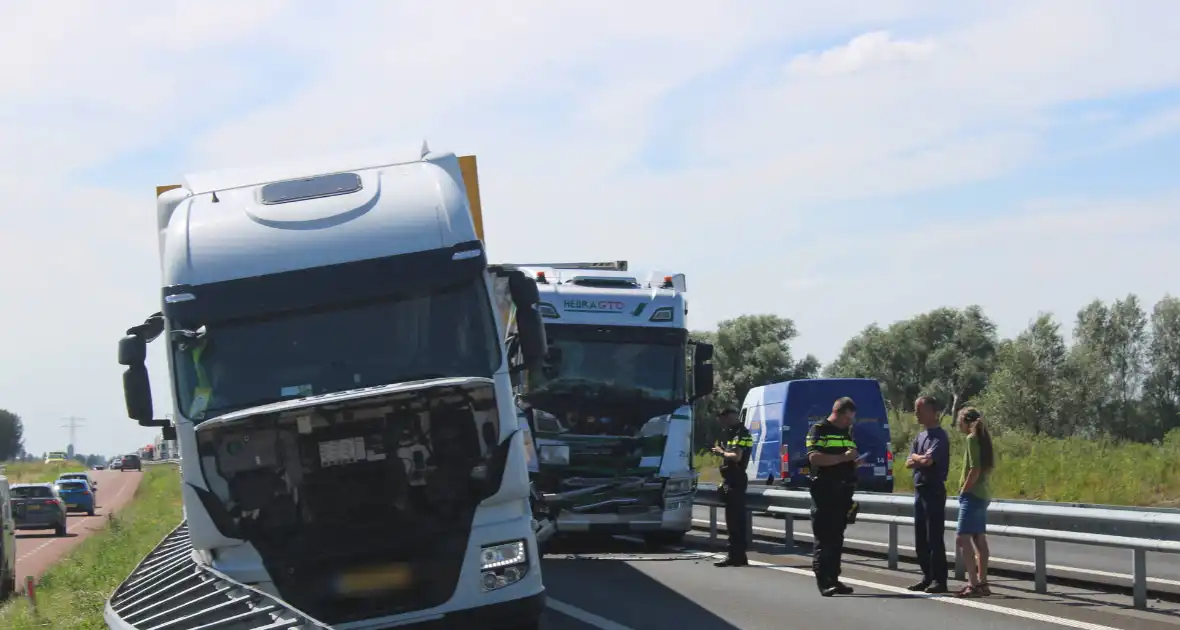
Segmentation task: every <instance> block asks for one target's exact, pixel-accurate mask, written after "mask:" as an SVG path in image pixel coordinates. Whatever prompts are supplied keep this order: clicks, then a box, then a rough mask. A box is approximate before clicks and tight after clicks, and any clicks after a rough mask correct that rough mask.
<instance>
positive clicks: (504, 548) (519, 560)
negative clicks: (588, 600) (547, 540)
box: [479, 540, 529, 593]
mask: <svg viewBox="0 0 1180 630" xmlns="http://www.w3.org/2000/svg"><path fill="white" fill-rule="evenodd" d="M479 563H480V569H481V570H480V577H479V580H480V587H481V588H482V589H483V591H484V592H485V593H486V592H488V591H494V590H496V589H500V588H504V587H505V586H508V585H510V584H515V583H516V582H519V581H520V579H521V578H523V577H524V576H525V574H526V573H528V570H529V556H528V547H527V546H526V545H525V542H524V541H523V540H514V541H512V542H509V543H500V544H498V545H489V546H487V547H484V548H483V549H481V550H480V552H479Z"/></svg>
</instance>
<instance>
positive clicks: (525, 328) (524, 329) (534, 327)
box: [508, 269, 549, 367]
mask: <svg viewBox="0 0 1180 630" xmlns="http://www.w3.org/2000/svg"><path fill="white" fill-rule="evenodd" d="M508 292H509V294H511V295H512V303H513V304H515V305H516V330H517V334H518V337H519V343H520V354H521V356H522V357H523V358H524V362H523V365H524V366H525V367H533V366H535V365H537V364H538V363H539V362H541V361H543V360H544V359H545V355H546V354H548V352H549V342H548V340H547V339H546V337H545V322H544V320H542V319H541V312H540V311H538V310H537V303H538V302H540V301H541V294H540V292H539V291H537V283H536V281H535V280H532V279H530V278H529V277H528V276H526V275H524V272H523V271H520V270H519V269H514V270H512V271H510V272H508Z"/></svg>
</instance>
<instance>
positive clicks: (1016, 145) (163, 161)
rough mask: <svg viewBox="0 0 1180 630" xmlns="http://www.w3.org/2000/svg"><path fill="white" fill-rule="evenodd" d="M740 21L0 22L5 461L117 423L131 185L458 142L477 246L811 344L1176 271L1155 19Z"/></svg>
mask: <svg viewBox="0 0 1180 630" xmlns="http://www.w3.org/2000/svg"><path fill="white" fill-rule="evenodd" d="M741 7H742V9H741V10H740V11H738V10H734V9H732V8H728V9H727V8H726V7H721V6H719V5H717V4H716V3H706V2H687V3H686V2H671V1H670V0H668V1H662V0H661V1H655V0H652V1H650V2H638V3H630V4H628V5H627V9H626V10H621V9H619V8H614V9H602V8H594V7H591V6H590V5H586V6H584V7H577V6H575V5H572V4H566V3H551V2H546V1H544V0H520V1H519V2H517V3H514V9H515V10H514V11H513V12H512V13H511V14H506V13H505V12H504V11H502V10H498V9H497V8H496V7H494V6H491V5H488V4H487V3H474V2H462V1H460V0H453V1H451V0H447V1H443V0H440V1H439V2H435V3H413V2H395V1H389V2H376V1H372V2H355V3H349V4H347V5H341V6H339V7H334V8H330V9H329V8H326V7H317V5H313V4H311V3H307V2H303V3H299V2H285V1H282V0H265V1H264V0H259V1H258V2H253V3H249V4H242V3H237V4H235V3H231V2H228V0H226V1H213V2H205V3H177V4H174V5H165V4H162V3H151V2H146V1H145V2H128V3H120V5H119V6H117V7H98V6H91V5H87V4H83V3H80V4H78V5H76V6H68V7H67V6H65V5H61V4H56V5H52V6H51V5H45V6H38V5H35V4H34V5H28V6H20V7H12V8H10V7H5V8H3V9H0V42H3V44H2V45H3V46H4V47H5V50H6V51H9V52H10V55H9V56H10V58H18V59H20V61H21V63H19V64H8V65H6V66H4V67H3V68H0V126H2V127H3V128H4V129H5V134H3V136H2V137H0V191H2V192H3V193H4V195H5V200H6V208H7V209H6V211H5V212H3V213H0V257H2V261H0V262H3V264H4V269H6V270H7V271H6V273H4V274H0V291H2V292H3V295H4V296H5V298H6V299H5V308H4V309H3V310H2V311H0V318H2V319H0V324H2V326H0V335H2V336H3V338H2V339H0V341H2V342H3V345H2V346H0V347H3V348H4V349H5V361H4V362H3V363H2V364H0V407H3V408H6V409H9V410H11V411H14V412H16V413H18V414H20V415H21V416H22V417H23V418H24V419H25V423H26V433H27V443H28V447H29V449H30V450H31V451H33V452H37V453H40V452H42V451H47V450H50V449H57V448H63V447H64V442H65V438H66V432H65V430H64V429H63V428H61V426H60V425H61V424H62V422H61V420H60V419H61V418H62V417H64V416H68V415H75V416H82V417H85V418H86V419H87V423H86V426H85V428H84V429H82V430H81V432H80V434H79V441H80V444H79V445H78V446H79V449H80V450H81V451H84V452H92V451H98V452H102V453H105V454H114V453H117V452H120V451H125V450H129V449H132V448H135V447H137V446H140V445H142V444H145V443H147V442H148V441H150V440H151V439H152V436H153V433H152V432H151V431H149V430H146V429H141V428H139V427H137V426H136V425H134V423H132V422H131V421H129V420H127V419H126V418H125V417H124V411H123V408H122V399H121V391H120V385H119V374H120V369H119V367H118V366H117V365H116V364H115V361H114V352H115V343H116V340H117V338H118V337H119V336H120V335H121V333H122V331H123V330H124V329H125V328H127V327H129V326H131V325H133V324H135V323H137V322H138V321H140V320H141V319H142V318H143V317H144V316H145V315H147V314H149V313H151V312H153V311H154V310H157V301H158V283H159V268H158V260H157V255H156V245H155V240H154V233H153V232H154V228H153V219H152V216H153V212H154V206H153V198H152V191H153V189H154V186H156V185H157V184H164V183H172V182H175V181H177V179H178V178H179V176H180V175H182V174H183V173H186V172H191V171H194V170H204V169H207V168H215V167H222V166H235V165H241V164H252V163H257V162H260V161H266V160H273V159H286V158H289V157H291V156H293V155H302V154H309V153H315V152H320V151H327V150H337V149H349V148H358V147H369V146H375V145H381V144H385V143H395V142H396V143H402V142H409V143H414V144H415V145H416V144H418V143H420V142H421V141H422V139H427V140H428V141H429V142H430V145H431V146H432V147H434V148H436V149H442V150H453V151H455V152H458V153H464V154H465V153H475V154H477V155H478V156H479V158H480V168H481V188H482V193H483V197H484V199H483V201H484V207H485V214H486V217H487V218H486V221H487V232H488V247H489V251H490V252H491V254H492V257H493V258H496V259H500V260H519V259H525V258H527V259H534V260H535V259H543V258H545V259H556V258H571V259H573V258H576V259H604V260H614V259H628V260H630V261H632V263H633V265H634V266H635V267H640V268H653V267H654V268H659V269H661V270H664V269H674V270H676V271H683V272H685V273H687V274H688V277H689V288H690V289H691V292H692V300H693V313H692V316H693V318H694V319H693V321H692V325H693V327H695V328H708V327H711V326H713V325H715V324H716V322H717V321H718V320H720V319H724V318H728V317H733V316H736V315H739V314H742V313H751V312H772V313H777V314H779V315H782V316H786V317H791V318H793V319H794V320H795V321H796V323H797V325H798V327H799V330H800V332H801V336H800V338H799V339H798V340H796V343H795V346H794V347H795V349H796V351H797V352H799V353H804V352H811V353H815V354H816V355H818V356H819V357H820V358H821V359H822V360H824V361H829V360H831V359H832V358H834V357H835V356H836V355H837V354H838V352H839V350H840V348H841V346H842V345H843V343H844V341H845V340H846V339H847V338H848V337H849V336H851V335H853V334H855V333H856V332H857V331H859V330H860V329H862V328H863V327H864V326H866V325H867V324H869V323H871V322H874V321H876V322H880V323H888V322H891V321H895V320H898V319H902V318H905V317H909V316H912V315H914V314H916V313H918V312H922V311H924V310H928V309H930V308H934V307H938V306H944V305H949V306H964V305H967V304H971V303H978V304H981V305H983V307H984V308H985V309H986V311H987V312H988V313H989V314H990V315H991V316H992V317H993V318H995V319H996V321H997V322H998V324H999V325H1000V329H1001V331H1002V332H1003V333H1004V334H1014V333H1015V332H1017V331H1019V330H1020V329H1021V328H1022V327H1023V326H1025V325H1026V324H1027V322H1028V321H1029V320H1030V319H1031V318H1032V317H1034V316H1035V315H1036V313H1037V312H1038V311H1052V312H1054V313H1056V314H1057V315H1058V316H1059V318H1061V319H1062V320H1064V321H1067V322H1069V321H1071V320H1072V318H1073V314H1074V313H1075V312H1076V310H1077V309H1078V308H1080V307H1081V306H1082V305H1083V304H1084V303H1086V302H1087V301H1089V300H1091V299H1094V298H1101V299H1105V300H1110V299H1114V298H1117V297H1121V296H1123V295H1125V294H1127V293H1129V292H1136V293H1138V294H1140V295H1141V297H1142V298H1143V299H1144V300H1145V302H1147V303H1148V304H1151V303H1152V302H1154V301H1155V300H1157V299H1158V298H1159V297H1161V296H1163V295H1164V294H1165V292H1167V291H1169V290H1173V291H1174V290H1175V288H1174V287H1175V285H1174V282H1173V281H1172V280H1171V278H1170V276H1169V274H1168V273H1167V272H1166V270H1174V269H1176V268H1180V253H1178V251H1180V248H1177V247H1176V246H1177V244H1178V240H1180V239H1178V237H1177V236H1176V234H1177V233H1178V231H1177V228H1180V195H1178V194H1177V193H1178V192H1180V191H1178V190H1177V188H1180V187H1178V186H1177V182H1176V180H1175V176H1174V169H1173V168H1170V167H1169V165H1173V164H1177V163H1180V41H1176V39H1175V38H1174V37H1173V35H1172V34H1171V33H1170V32H1169V31H1168V26H1167V25H1169V24H1175V23H1177V22H1178V20H1180V6H1177V5H1176V4H1174V3H1168V2H1141V3H1136V10H1135V11H1128V10H1126V5H1125V4H1124V3H1115V2H1104V1H1101V0H1078V1H1072V2H1058V1H1045V2H1040V1H1036V2H1033V1H1021V2H1017V1H1011V2H966V3H955V4H954V5H953V6H952V5H949V4H947V3H942V2H937V1H934V0H929V1H916V2H909V1H903V0H882V1H880V2H874V3H864V2H854V1H852V0H832V1H831V2H825V3H806V4H805V3H799V2H779V1H774V0H766V1H754V0H751V1H750V2H745V3H742V5H741ZM669 15H676V16H677V19H674V20H673V19H669ZM110 32H119V33H124V34H125V35H123V36H120V37H117V38H111V37H109V36H107V35H106V34H107V33H110ZM13 50H16V51H20V54H19V55H17V56H15V57H13V56H12V54H11V51H13ZM1067 328H1068V325H1067ZM154 351H155V352H156V354H155V355H154V356H153V362H152V364H151V366H150V367H151V368H152V371H153V372H152V373H153V377H154V381H153V383H154V389H155V392H156V398H157V401H156V402H157V413H159V414H163V413H166V412H167V411H168V408H169V405H170V402H169V394H168V390H167V386H166V380H165V373H164V365H163V361H162V355H161V354H160V353H159V349H158V348H156V349H154Z"/></svg>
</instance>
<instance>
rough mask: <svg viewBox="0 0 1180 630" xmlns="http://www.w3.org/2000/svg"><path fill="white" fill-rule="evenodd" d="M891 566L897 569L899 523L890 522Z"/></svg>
mask: <svg viewBox="0 0 1180 630" xmlns="http://www.w3.org/2000/svg"><path fill="white" fill-rule="evenodd" d="M889 568H890V569H894V570H896V569H897V523H890V524H889Z"/></svg>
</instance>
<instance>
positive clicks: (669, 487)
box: [664, 479, 692, 496]
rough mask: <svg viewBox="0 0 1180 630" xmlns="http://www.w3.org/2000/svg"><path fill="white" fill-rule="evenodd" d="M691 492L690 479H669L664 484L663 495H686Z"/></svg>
mask: <svg viewBox="0 0 1180 630" xmlns="http://www.w3.org/2000/svg"><path fill="white" fill-rule="evenodd" d="M690 491H692V479H669V480H668V482H667V483H665V484H664V495H665V496H667V495H673V494H688V493H689V492H690Z"/></svg>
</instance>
